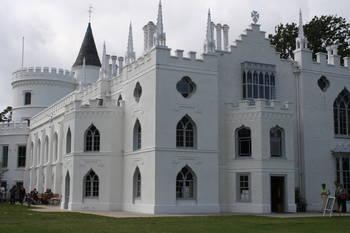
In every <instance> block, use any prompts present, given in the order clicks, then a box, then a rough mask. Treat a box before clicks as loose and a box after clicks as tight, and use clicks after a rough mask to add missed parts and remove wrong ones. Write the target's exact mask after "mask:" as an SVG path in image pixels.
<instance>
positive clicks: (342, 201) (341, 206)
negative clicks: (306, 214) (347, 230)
mask: <svg viewBox="0 0 350 233" xmlns="http://www.w3.org/2000/svg"><path fill="white" fill-rule="evenodd" d="M334 185H335V192H334V197H335V199H336V203H335V204H336V205H335V207H334V209H335V210H336V211H338V212H339V213H346V201H347V199H348V193H347V191H346V189H345V188H344V185H342V184H340V183H339V182H337V181H336V182H334ZM330 194H331V192H330V191H329V189H327V186H326V184H322V185H321V198H322V203H323V205H322V211H323V210H324V208H325V207H326V205H327V199H328V196H330Z"/></svg>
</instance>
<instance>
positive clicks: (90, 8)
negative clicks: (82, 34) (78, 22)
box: [88, 5, 93, 23]
mask: <svg viewBox="0 0 350 233" xmlns="http://www.w3.org/2000/svg"><path fill="white" fill-rule="evenodd" d="M92 8H93V7H92V6H91V5H90V6H89V11H88V12H89V23H91V14H92Z"/></svg>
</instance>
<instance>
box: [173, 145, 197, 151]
mask: <svg viewBox="0 0 350 233" xmlns="http://www.w3.org/2000/svg"><path fill="white" fill-rule="evenodd" d="M176 149H178V150H184V151H188V150H197V147H179V146H177V147H176Z"/></svg>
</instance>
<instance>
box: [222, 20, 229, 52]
mask: <svg viewBox="0 0 350 233" xmlns="http://www.w3.org/2000/svg"><path fill="white" fill-rule="evenodd" d="M222 28H223V31H224V51H228V46H229V45H228V31H229V29H230V27H229V26H228V25H227V24H224V25H223V26H222Z"/></svg>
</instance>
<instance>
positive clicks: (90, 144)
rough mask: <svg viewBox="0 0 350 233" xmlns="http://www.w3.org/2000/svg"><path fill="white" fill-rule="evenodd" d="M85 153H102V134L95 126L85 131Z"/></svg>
mask: <svg viewBox="0 0 350 233" xmlns="http://www.w3.org/2000/svg"><path fill="white" fill-rule="evenodd" d="M85 151H100V132H99V131H98V129H97V128H96V127H95V126H94V125H93V124H92V125H90V127H89V128H88V129H87V130H86V131H85Z"/></svg>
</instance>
